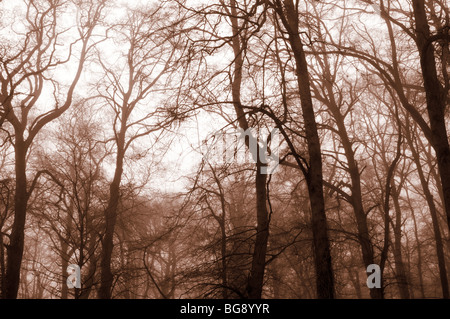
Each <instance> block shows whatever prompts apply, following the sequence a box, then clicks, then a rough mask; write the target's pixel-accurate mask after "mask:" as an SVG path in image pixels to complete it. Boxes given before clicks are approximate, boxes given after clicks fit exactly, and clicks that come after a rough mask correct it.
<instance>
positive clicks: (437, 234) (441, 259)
mask: <svg viewBox="0 0 450 319" xmlns="http://www.w3.org/2000/svg"><path fill="white" fill-rule="evenodd" d="M405 135H406V139H407V142H408V144H409V149H410V150H411V154H412V157H413V160H414V163H415V164H416V168H417V173H418V175H419V180H420V184H421V186H422V190H423V194H424V196H425V200H426V202H427V204H428V208H429V209H430V215H431V222H432V224H433V232H434V239H435V242H436V255H437V258H438V266H439V275H440V280H441V287H442V296H443V298H444V299H448V298H449V286H448V278H447V269H446V264H445V254H444V244H443V241H442V235H441V230H440V227H439V219H438V211H437V208H436V205H435V203H434V199H433V195H432V194H431V191H430V188H429V186H428V183H427V181H426V178H425V174H424V172H423V168H422V165H421V163H420V157H419V154H418V152H417V150H416V148H415V147H414V144H413V140H412V136H411V133H410V131H409V128H408V125H407V127H406V134H405Z"/></svg>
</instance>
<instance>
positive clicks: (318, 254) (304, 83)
mask: <svg viewBox="0 0 450 319" xmlns="http://www.w3.org/2000/svg"><path fill="white" fill-rule="evenodd" d="M284 4H285V9H282V8H278V14H279V15H280V18H281V19H282V22H283V24H284V26H285V28H286V30H287V33H288V35H289V43H290V45H291V48H292V51H293V54H294V58H295V62H296V76H297V84H298V89H299V95H300V102H301V108H302V113H303V120H304V123H305V134H306V141H307V145H308V154H309V170H308V173H307V176H306V181H307V185H308V194H309V201H310V205H311V215H312V218H311V224H312V225H311V228H312V233H313V251H314V260H315V269H316V276H317V278H316V280H317V281H316V290H317V297H318V298H320V299H330V298H334V294H335V292H334V277H333V269H332V263H331V253H330V242H329V238H328V230H327V221H326V214H325V202H324V197H323V174H322V156H321V147H320V140H319V134H318V131H317V124H316V119H315V114H314V108H313V103H312V98H311V88H310V80H309V74H308V66H307V63H306V57H305V52H304V50H303V43H302V42H301V39H300V36H299V32H298V27H299V25H298V23H299V21H298V13H297V10H296V8H295V7H294V4H293V3H292V0H285V1H284Z"/></svg>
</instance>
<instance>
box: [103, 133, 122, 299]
mask: <svg viewBox="0 0 450 319" xmlns="http://www.w3.org/2000/svg"><path fill="white" fill-rule="evenodd" d="M124 140H125V131H124V130H122V131H121V132H120V134H119V137H118V143H117V144H118V145H117V148H118V150H117V158H116V169H115V172H114V179H113V181H112V182H111V184H110V186H109V201H108V206H107V208H106V210H105V213H104V216H105V234H104V236H103V241H102V258H101V262H100V271H101V276H100V277H101V279H100V280H101V283H100V288H99V291H98V296H99V298H100V299H111V295H112V285H113V278H114V277H113V274H112V271H111V258H112V252H113V248H114V229H115V226H116V220H117V209H118V206H119V196H120V182H121V179H122V172H123V159H124Z"/></svg>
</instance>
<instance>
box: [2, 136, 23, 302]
mask: <svg viewBox="0 0 450 319" xmlns="http://www.w3.org/2000/svg"><path fill="white" fill-rule="evenodd" d="M14 150H15V175H16V193H15V196H14V222H13V225H12V230H11V236H10V245H9V246H8V248H7V252H8V258H7V262H6V280H5V290H4V297H5V298H6V299H16V298H17V293H18V291H19V283H20V268H21V265H22V257H23V248H24V239H25V233H24V230H25V219H26V212H27V204H28V191H27V176H26V155H27V151H28V147H27V145H26V143H25V141H24V139H23V130H22V131H20V132H18V131H17V130H16V139H15V145H14Z"/></svg>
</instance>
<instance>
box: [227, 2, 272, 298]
mask: <svg viewBox="0 0 450 319" xmlns="http://www.w3.org/2000/svg"><path fill="white" fill-rule="evenodd" d="M230 4H231V6H230V10H231V16H230V20H231V24H232V30H233V41H232V46H233V52H234V56H235V61H234V66H235V68H234V78H233V83H232V96H233V104H234V108H235V111H236V115H237V120H238V123H239V126H240V128H241V129H243V130H244V131H246V130H248V128H249V125H248V122H247V119H246V117H245V113H244V111H243V109H242V105H241V83H242V66H243V58H242V50H243V47H242V45H241V41H240V39H239V32H240V30H239V24H238V20H237V18H236V17H237V7H236V1H235V0H231V1H230ZM249 139H254V137H253V136H249ZM246 144H247V147H248V146H249V142H248V140H246ZM255 145H257V143H255ZM250 151H253V152H256V154H253V155H254V158H255V160H256V178H255V186H256V221H257V226H256V238H255V245H254V250H253V256H252V267H251V270H250V275H249V278H248V282H247V296H248V298H250V299H260V298H261V294H262V288H263V283H264V271H265V267H266V253H267V243H268V239H269V216H268V211H267V202H266V201H267V194H266V179H267V176H266V175H265V174H262V173H261V168H262V164H261V161H260V158H259V155H260V154H262V152H260V150H259V147H258V150H250ZM255 155H256V156H255Z"/></svg>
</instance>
